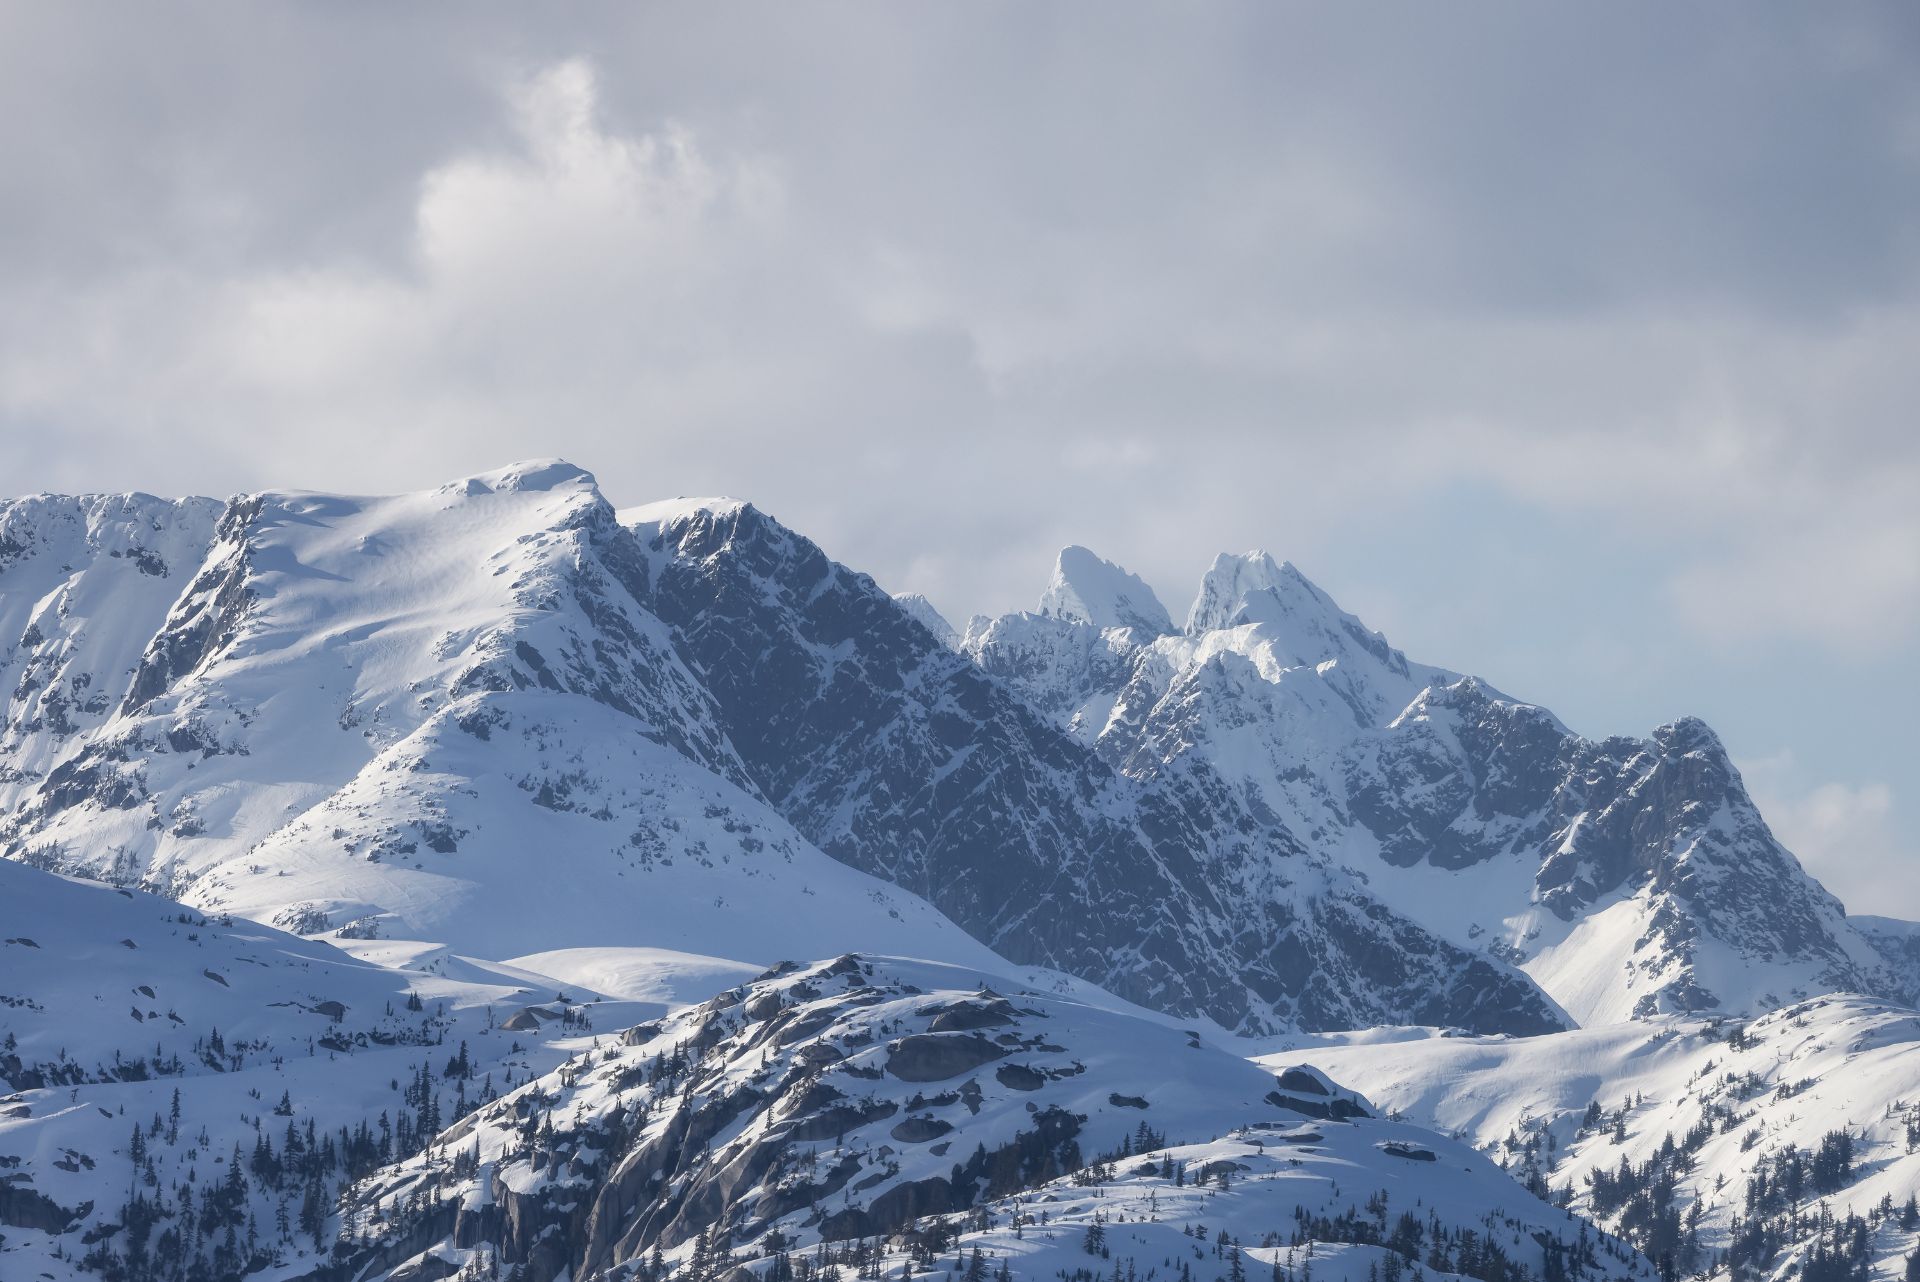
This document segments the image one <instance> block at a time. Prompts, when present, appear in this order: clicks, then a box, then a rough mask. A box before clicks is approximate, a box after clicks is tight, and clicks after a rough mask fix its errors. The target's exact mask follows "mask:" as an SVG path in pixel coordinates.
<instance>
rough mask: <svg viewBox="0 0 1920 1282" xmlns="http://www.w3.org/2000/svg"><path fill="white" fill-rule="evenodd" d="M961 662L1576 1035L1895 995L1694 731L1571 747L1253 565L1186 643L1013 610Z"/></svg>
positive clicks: (1219, 573) (1540, 724)
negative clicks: (1444, 947)
mask: <svg viewBox="0 0 1920 1282" xmlns="http://www.w3.org/2000/svg"><path fill="white" fill-rule="evenodd" d="M964 649H965V651H966V653H968V654H969V655H970V656H972V657H973V658H974V659H975V660H976V662H978V663H979V664H980V666H981V667H982V668H983V669H984V670H986V671H988V672H990V673H993V674H996V675H998V676H1000V677H1001V678H1002V679H1003V680H1005V681H1007V682H1008V683H1009V684H1010V685H1013V686H1015V687H1016V688H1018V689H1020V690H1022V691H1023V692H1024V693H1025V694H1026V695H1027V697H1028V699H1029V701H1030V703H1031V704H1032V705H1033V706H1035V707H1036V708H1038V709H1040V710H1042V711H1043V712H1044V713H1045V714H1046V715H1048V716H1049V717H1050V719H1052V720H1053V722H1054V723H1055V724H1056V725H1058V726H1060V727H1061V728H1062V729H1064V730H1066V731H1067V732H1069V733H1071V734H1073V735H1074V736H1075V737H1077V738H1079V739H1080V740H1081V741H1083V742H1086V743H1088V744H1090V745H1091V746H1092V747H1093V749H1094V750H1095V752H1096V753H1097V754H1098V755H1099V756H1100V757H1101V758H1102V759H1103V760H1105V761H1107V762H1109V763H1110V764H1111V765H1112V766H1113V767H1114V768H1115V769H1116V770H1117V771H1118V772H1119V773H1121V774H1122V775H1124V776H1125V777H1127V778H1129V779H1132V780H1134V781H1136V783H1138V784H1139V785H1140V786H1142V787H1143V788H1146V789H1148V790H1152V789H1156V788H1169V787H1173V788H1192V787H1205V788H1208V789H1210V790H1212V791H1213V793H1214V794H1215V795H1219V796H1224V797H1225V798H1227V800H1226V801H1225V802H1224V803H1223V804H1227V805H1230V806H1240V807H1243V808H1244V809H1246V810H1248V811H1249V812H1251V813H1255V814H1261V815H1264V816H1269V817H1270V822H1271V825H1272V826H1273V827H1274V828H1276V829H1278V830H1280V831H1281V832H1282V833H1283V837H1282V838H1281V840H1284V841H1288V842H1291V843H1292V844H1293V845H1294V846H1295V847H1297V848H1298V849H1300V850H1302V851H1304V852H1306V854H1307V855H1308V857H1309V858H1311V857H1314V856H1320V857H1322V858H1323V859H1324V860H1325V862H1326V863H1327V864H1328V865H1329V866H1330V867H1332V868H1333V869H1334V870H1333V871H1330V872H1329V874H1328V882H1329V885H1330V886H1333V887H1340V888H1343V889H1345V890H1348V891H1351V893H1353V894H1356V895H1358V896H1360V897H1362V898H1364V899H1368V900H1372V901H1374V902H1376V903H1379V904H1382V905H1384V906H1385V907H1386V908H1387V909H1389V910H1391V911H1393V912H1395V913H1396V914H1398V915H1404V916H1405V917H1407V918H1411V919H1412V920H1414V921H1416V922H1418V923H1419V924H1420V925H1421V926H1422V927H1423V928H1425V929H1426V930H1428V931H1430V932H1432V933H1433V935H1435V936H1436V937H1438V938H1440V939H1442V940H1445V941H1447V942H1448V943H1449V944H1452V945H1456V946H1459V947H1463V948H1467V949H1469V950H1471V951H1473V952H1475V953H1478V954H1479V955H1481V956H1483V957H1487V958H1493V959H1497V960H1499V961H1501V962H1503V963H1513V964H1516V965H1518V966H1519V967H1520V968H1521V969H1522V970H1524V971H1525V972H1526V973H1527V974H1528V975H1530V976H1531V977H1532V978H1533V979H1535V980H1536V981H1538V982H1539V983H1540V984H1541V986H1542V987H1544V988H1545V989H1546V991H1547V992H1548V993H1549V994H1550V995H1551V996H1552V997H1553V998H1554V999H1555V1000H1556V1001H1557V1002H1558V1003H1559V1005H1560V1006H1562V1007H1563V1008H1564V1009H1565V1010H1566V1011H1567V1012H1568V1013H1570V1014H1571V1015H1572V1016H1573V1017H1574V1018H1575V1019H1577V1020H1579V1021H1580V1022H1583V1023H1586V1022H1595V1021H1599V1022H1604V1021H1608V1020H1614V1019H1625V1018H1628V1017H1631V1016H1635V1015H1643V1014H1649V1013H1654V1012H1661V1011H1667V1012H1673V1011H1700V1010H1727V1011H1757V1010H1765V1009H1770V1008H1772V1007H1773V1006H1776V1005H1779V1004H1781V1003H1783V1002H1786V1001H1790V1000H1793V999H1794V998H1795V997H1796V996H1804V995H1805V994H1807V993H1810V992H1824V991H1832V990H1834V989H1853V990H1857V991H1868V992H1881V993H1887V994H1890V995H1900V993H1901V992H1902V991H1903V990H1902V988H1901V985H1900V980H1899V978H1898V965H1899V964H1898V954H1900V952H1901V947H1900V946H1899V945H1898V944H1893V945H1889V946H1887V947H1886V948H1885V949H1883V950H1882V951H1876V948H1875V945H1874V943H1873V942H1872V941H1870V940H1869V939H1868V938H1867V937H1866V936H1865V935H1864V934H1863V933H1862V932H1861V931H1860V930H1857V929H1855V928H1854V927H1853V926H1852V925H1850V924H1849V923H1848V921H1847V919H1846V917H1845V914H1844V911H1843V909H1842V908H1841V907H1840V905H1839V904H1838V903H1837V902H1836V901H1835V900H1834V899H1833V898H1832V896H1830V895H1828V894H1827V893H1826V891H1825V890H1824V889H1822V888H1821V887H1820V885H1819V884H1818V883H1817V882H1815V881H1814V880H1813V879H1812V878H1810V877H1808V876H1807V875H1806V874H1805V873H1804V872H1803V871H1802V870H1801V869H1800V867H1799V865H1798V863H1797V862H1796V861H1795V860H1794V858H1793V856H1792V855H1791V854H1789V853H1788V852H1787V851H1786V850H1784V849H1782V848H1781V846H1780V845H1779V843H1778V842H1776V841H1775V840H1774V838H1773V836H1772V834H1771V833H1770V832H1769V831H1768V829H1767V827H1766V824H1765V822H1764V821H1763V820H1762V819H1761V817H1760V815H1759V813H1758V811H1757V810H1756V809H1755V808H1754V806H1753V803H1752V801H1751V800H1750V799H1749V798H1748V796H1747V794H1746V791H1745V789H1744V787H1743V785H1742V784H1741V781H1740V778H1739V774H1738V772H1737V771H1736V770H1735V769H1734V767H1733V765H1732V763H1731V762H1730V761H1729V760H1728V759H1727V755H1726V752H1725V749H1724V748H1723V747H1722V746H1721V745H1720V743H1719V741H1718V740H1717V739H1716V738H1715V737H1714V735H1713V733H1712V732H1711V731H1710V730H1708V729H1707V727H1706V726H1705V725H1703V724H1701V723H1700V722H1699V721H1697V720H1691V719H1689V720H1682V721H1679V722H1675V723H1674V724H1672V725H1669V726H1664V727H1661V728H1660V729H1659V730H1657V731H1656V732H1655V733H1654V734H1653V736H1652V737H1651V738H1650V739H1647V740H1632V739H1610V740H1605V741H1598V742H1596V741H1593V740H1588V739H1584V738H1582V737H1580V736H1579V735H1576V734H1574V733H1573V732H1571V731H1569V730H1568V729H1567V728H1566V727H1565V726H1563V725H1562V724H1561V723H1560V722H1559V721H1558V720H1557V719H1556V718H1555V717H1554V716H1553V715H1552V714H1551V713H1549V712H1547V711H1545V710H1544V709H1542V708H1538V707H1535V706H1532V705H1529V704H1526V703H1522V702H1519V701H1517V700H1514V699H1511V698H1509V697H1508V696H1506V695H1503V694H1501V693H1500V692H1499V691H1497V690H1495V689H1493V688H1492V687H1490V686H1488V685H1487V684H1485V683H1484V682H1482V681H1479V680H1477V679H1475V678H1471V677H1463V676H1461V675H1459V674H1458V673H1452V672H1448V671H1446V670H1444V669H1440V668H1434V667H1431V666H1428V665H1423V664H1418V663H1413V662H1410V661H1409V660H1408V659H1407V658H1406V657H1405V656H1404V655H1403V654H1401V653H1400V652H1399V651H1398V650H1395V649H1393V648H1392V647H1391V646H1389V645H1388V644H1387V643H1386V641H1385V640H1384V638H1382V637H1381V636H1380V635H1379V634H1378V633H1375V632H1372V631H1370V630H1368V629H1367V628H1366V627H1365V626H1364V625H1362V624H1361V623H1360V622H1359V620H1357V619H1355V618H1353V617H1352V616H1351V615H1348V614H1346V613H1345V612H1343V611H1341V610H1340V609H1339V607H1338V606H1337V605H1335V604H1334V603H1333V601H1332V600H1331V599H1330V598H1329V597H1327V595H1326V594H1325V593H1324V592H1322V591H1321V590H1320V589H1318V588H1317V587H1315V586H1313V585H1312V584H1311V583H1309V582H1308V581H1307V580H1306V579H1305V578H1304V576H1302V575H1301V574H1300V573H1299V571H1298V570H1296V569H1295V568H1294V567H1292V566H1291V565H1282V564H1278V563H1276V562H1274V561H1273V560H1272V559H1271V558H1269V557H1266V556H1265V555H1264V554H1259V553H1250V554H1248V555H1246V556H1242V557H1222V558H1220V560H1219V561H1218V562H1216V563H1215V565H1214V567H1213V569H1212V570H1211V571H1210V572H1209V573H1208V575H1207V576H1206V579H1205V581H1204V583H1203V584H1202V587H1201V590H1200V593H1199V597H1198V599H1197V600H1196V601H1195V603H1194V606H1193V609H1192V611H1191V613H1190V615H1189V619H1188V625H1187V631H1186V633H1185V634H1184V635H1182V636H1178V637H1159V638H1152V639H1145V640H1143V639H1141V638H1139V637H1138V636H1137V635H1135V634H1133V633H1130V632H1126V631H1122V630H1116V629H1106V630H1104V631H1101V630H1096V629H1094V628H1091V627H1089V626H1086V625H1075V624H1071V623H1065V622H1062V621H1060V620H1058V619H1051V618H1044V617H1041V616H1036V615H1013V616H1008V617H1007V618H1004V619H1001V620H996V621H993V622H991V623H988V624H984V625H976V626H974V627H973V628H971V629H969V633H968V636H967V638H966V639H965V642H964ZM1329 893H1331V894H1335V895H1337V894H1339V893H1341V891H1340V890H1333V891H1330V892H1329ZM1883 933H1884V932H1883ZM1883 952H1884V953H1885V955H1884V956H1883Z"/></svg>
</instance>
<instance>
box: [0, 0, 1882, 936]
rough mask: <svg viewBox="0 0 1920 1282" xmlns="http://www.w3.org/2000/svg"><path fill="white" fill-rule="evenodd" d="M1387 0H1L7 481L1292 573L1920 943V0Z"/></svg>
mask: <svg viewBox="0 0 1920 1282" xmlns="http://www.w3.org/2000/svg"><path fill="white" fill-rule="evenodd" d="M556 8H558V7H556ZM1362 8H1363V7H1355V6H1335V5H1318V6H1314V7H1311V8H1299V9H1296V8H1292V7H1288V6H1283V5H1279V4H1265V3H1263V4H1256V5H1248V6H1244V7H1243V6H1238V5H1231V4H1213V3H1204V4H1168V5H1162V6H1156V7H1138V6H1131V5H1120V6H1115V5H1111V4H1104V3H1103V4H1099V5H1093V4H1086V5H1078V4H1071V3H1058V4H1045V5H1032V4H1023V5H1004V6H1002V5H994V4H985V3H968V4H943V5H933V4H926V5H878V4H875V5H869V6H862V7H844V8H843V7H829V6H822V5H816V4H808V5H788V4H781V5H770V6H768V7H765V8H753V7H742V6H737V5H718V6H716V5H672V6H667V5H658V6H646V7H644V8H641V7H638V6H614V5H608V6H604V7H600V8H597V9H596V8H590V7H589V6H567V7H564V9H563V10H561V11H560V13H559V14H558V15H556V9H555V8H541V9H538V10H535V9H533V8H530V7H527V6H504V5H502V6H493V7H485V6H464V5H463V6H426V5H419V6H389V5H384V4H371V3H367V4H359V3H332V4H320V3H314V4H310V5H305V6H279V5H270V4H269V5H242V4H226V5H214V6H206V7H200V8H196V7H194V6H192V5H188V6H178V5H170V6H165V7H162V6H147V5H118V6H107V5H92V4H84V3H83V4H58V5H49V4H28V3H0V281H4V282H5V288H4V289H0V478H3V479H4V482H5V484H4V486H0V490H4V491H5V492H10V493H11V492H26V491H31V490H35V489H57V490H106V489H112V490H123V489H136V488H137V489H144V490H148V491H154V492H161V493H180V492H201V493H211V494H228V493H232V492H236V491H241V490H246V489H256V488H265V487H298V488H309V489H336V490H350V491H358V492H383V491H394V490H401V489H409V488H418V487H425V486H429V485H433V484H436V483H438V482H440V481H442V480H445V479H448V478H450V477H454V476H459V475H463V474H466V473H470V472H474V471H479V470H482V469H485V468H488V467H493V466H496V465H498V464H500V463H503V462H506V461H508V460H511V459H515V458H521V457H527V456H539V455H550V454H559V455H564V456H566V457H569V458H571V459H573V460H574V461H575V462H578V463H581V464H583V465H585V466H587V467H590V468H592V469H593V470H594V471H595V472H596V473H597V474H598V475H599V477H600V480H601V484H602V488H603V489H604V490H606V492H607V493H608V495H609V497H611V498H613V499H614V500H615V501H616V502H619V503H630V502H640V501H644V500H646V499H650V498H655V497H662V496H667V495H674V494H698V493H727V494H734V495H738V496H742V497H746V498H751V499H753V500H754V501H755V502H757V503H758V504H760V506H762V507H763V508H765V509H767V510H768V511H770V512H772V513H773V514H774V515H776V516H778V517H780V518H781V519H783V520H785V521H787V522H788V523H789V524H792V525H794V526H796V527H798V528H799V529H800V530H801V531H803V532H804V533H807V534H809V535H811V536H812V537H814V538H815V539H817V540H818V541H819V542H821V543H822V544H823V545H824V546H825V547H826V548H827V549H828V551H829V552H831V553H832V554H834V555H835V556H837V557H838V558H840V559H841V560H844V561H847V562H849V563H851V564H853V565H855V566H857V567H859V568H861V569H864V570H867V571H869V572H870V573H872V574H873V575H874V576H875V577H876V578H878V579H879V580H880V581H881V582H882V583H883V584H885V585H886V586H887V587H889V588H892V589H895V590H918V591H922V592H925V593H926V594H927V595H929V596H930V597H932V598H933V600H934V601H935V603H936V604H938V605H939V606H940V607H941V608H942V609H943V610H944V611H946V612H947V613H948V614H949V615H950V616H953V617H955V618H956V619H964V618H965V616H966V615H968V614H970V613H972V612H975V611H989V612H991V611H999V610H1005V609H1010V608H1016V607H1021V606H1027V605H1030V604H1031V603H1032V602H1033V601H1034V599H1035V598H1036V597H1037V596H1038V594H1039V592H1040V590H1041V588H1042V586H1043V585H1044V581H1045V578H1046V575H1047V572H1048V569H1049V567H1050V565H1051V560H1052V556H1053V553H1054V551H1055V550H1056V549H1057V548H1058V547H1059V546H1061V545H1062V544H1064V543H1069V542H1078V543H1085V544H1087V545H1089V546H1091V547H1093V548H1094V549H1095V550H1096V551H1099V552H1100V553H1101V554H1103V555H1105V556H1107V557H1109V558H1111V559H1114V560H1117V561H1120V562H1122V563H1123V564H1125V565H1127V566H1129V567H1130V568H1132V569H1134V570H1135V571H1137V572H1139V573H1140V574H1142V575H1143V576H1145V577H1146V578H1147V579H1148V580H1149V581H1150V582H1152V583H1153V584H1154V585H1155V586H1156V587H1157V588H1158V589H1159V590H1160V592H1161V593H1162V595H1163V596H1164V597H1165V599H1166V601H1167V603H1168V605H1169V607H1170V608H1171V609H1172V610H1173V611H1174V613H1175V615H1176V617H1178V616H1180V615H1181V614H1182V613H1184V611H1185V608H1186V605H1187V603H1188V601H1189V600H1190V599H1191V597H1192V594H1193V591H1194V588H1195V586H1196V585H1197V582H1198V579H1199V576H1200V574H1201V573H1202V572H1203V571H1204V569H1205V567H1206V565H1207V564H1208V563H1209V562H1210V560H1211V559H1212V557H1213V555H1214V553H1216V552H1218V551H1221V550H1226V549H1232V550H1243V549H1247V548H1253V547H1261V548H1265V549H1267V550H1269V551H1271V552H1273V553H1274V554H1275V555H1277V556H1281V557H1285V558H1289V559H1291V560H1293V561H1294V562H1295V563H1297V564H1298V565H1299V566H1300V567H1301V568H1302V569H1303V570H1305V571H1306V572H1307V573H1308V574H1309V575H1310V576H1312V577H1313V578H1314V579H1316V580H1317V581H1318V582H1319V583H1321V584H1322V585H1323V586H1324V587H1326V588H1327V589H1328V590H1329V591H1331V592H1332V593H1333V594H1334V595H1335V596H1336V597H1337V598H1339V599H1340V600H1341V602H1342V603H1343V604H1344V605H1346V606H1347V608H1349V609H1351V610H1354V611H1355V612H1357V613H1359V614H1360V615H1361V616H1362V617H1363V618H1365V619H1367V620H1368V622H1369V623H1371V624H1372V625H1373V626H1375V627H1378V628H1381V629H1382V630H1384V631H1385V632H1386V633H1387V635H1388V637H1389V638H1390V639H1391V640H1392V641H1394V642H1395V643H1396V644H1398V645H1400V646H1401V647H1402V648H1404V649H1406V650H1407V651H1408V652H1409V653H1410V654H1412V655H1414V656H1415V657H1417V658H1420V659H1423V660H1426V661H1429V662H1435V663H1441V664H1445V665H1448V666H1451V667H1455V668H1461V669H1465V670H1469V671H1473V672H1476V673H1480V674H1482V675H1484V676H1486V677H1487V678H1488V679H1490V680H1492V681H1493V682H1494V683H1495V684H1497V685H1499V686H1501V687H1502V688H1504V689H1506V690H1508V691H1510V692H1512V693H1514V694H1516V695H1519V696H1522V697H1525V698H1529V699H1533V700H1537V701H1539V702H1542V703H1545V704H1547V705H1548V706H1550V707H1552V708H1554V709H1555V710H1556V711H1558V712H1559V713H1560V714H1561V715H1562V717H1563V718H1564V719H1566V720H1567V721H1568V722H1569V723H1570V724H1572V725H1574V726H1575V727H1576V728H1578V729H1581V730H1583V731H1585V732H1588V733H1591V734H1610V733H1634V734H1644V733H1645V732H1646V731H1648V730H1649V729H1651V728H1652V727H1653V726H1654V725H1656V724H1659V723H1660V722H1663V721H1667V720H1671V719H1672V718H1674V717H1676V716H1679V715H1682V714H1688V713H1692V714H1698V715H1701V716H1704V717H1706V718H1707V719H1708V720H1709V721H1710V722H1712V723H1713V724H1714V725H1715V726H1716V727H1717V728H1718V729H1719V730H1720V731H1721V733H1722V735H1723V737H1724V738H1725V739H1726V741H1727V742H1728V745H1729V747H1730V748H1731V749H1732V751H1733V753H1734V755H1735V757H1736V758H1737V759H1738V760H1739V761H1740V763H1741V764H1742V767H1743V769H1744V770H1745V771H1746V773H1747V777H1748V781H1749V783H1750V784H1751V785H1752V786H1753V788H1754V789H1755V791H1756V792H1757V793H1758V794H1759V795H1760V797H1761V799H1762V802H1763V805H1764V806H1765V808H1766V811H1767V813H1768V815H1769V818H1770V819H1771V820H1772V822H1773V823H1774V826H1775V828H1776V829H1777V830H1778V831H1779V832H1780V833H1781V834H1782V836H1783V837H1784V838H1785V839H1786V840H1787V841H1788V843H1789V844H1790V845H1791V846H1793V848H1794V849H1795V850H1796V851H1797V852H1798V853H1799V854H1800V855H1801V856H1802V858H1803V859H1804V860H1805V861H1806V862H1807V863H1808V864H1809V866H1811V867H1812V868H1813V869H1814V870H1815V871H1816V872H1817V873H1818V874H1819V875H1821V876H1822V877H1823V878H1824V879H1825V880H1826V881H1827V882H1828V884H1829V885H1830V886H1831V887H1832V888H1833V889H1834V890H1835V891H1836V892H1837V893H1839V894H1840V895H1841V896H1842V897H1843V898H1845V899H1846V900H1847V901H1848V904H1849V906H1850V907H1851V908H1853V909H1854V910H1855V911H1879V912H1903V913H1905V914H1908V915H1912V916H1920V841H1916V839H1915V837H1914V835H1913V830H1914V826H1915V823H1916V820H1920V747H1916V739H1915V733H1914V725H1915V721H1916V715H1915V714H1916V713H1917V712H1920V696H1916V693H1915V668H1916V660H1920V431H1916V426H1917V425H1916V422H1915V419H1916V408H1917V407H1920V6H1914V5H1911V4H1906V3H1898V4H1886V5H1874V4H1867V3H1862V4H1854V5H1846V6H1828V5H1820V6H1815V5H1805V6H1786V5H1756V4H1750V3H1738V4H1724V5H1716V4H1709V3H1702V4H1694V5H1686V6H1675V5H1669V4H1665V3H1662V4H1648V5H1636V4H1610V5H1604V6H1603V5H1587V6H1567V5H1540V4H1534V3H1526V4H1520V3H1516V4H1512V5H1473V4H1448V5H1424V4H1396V5H1386V4H1382V5H1378V6H1365V7H1364V10H1365V11H1364V13H1363V12H1362ZM536 13H537V18H538V20H537V21H530V20H527V17H528V16H529V15H534V14H536ZM456 17H457V19H458V21H455V20H454V19H455V18H456Z"/></svg>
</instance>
